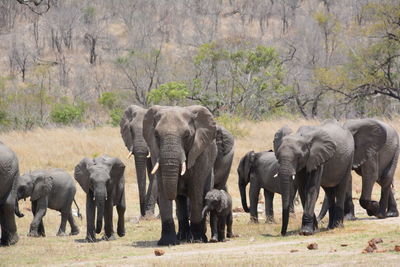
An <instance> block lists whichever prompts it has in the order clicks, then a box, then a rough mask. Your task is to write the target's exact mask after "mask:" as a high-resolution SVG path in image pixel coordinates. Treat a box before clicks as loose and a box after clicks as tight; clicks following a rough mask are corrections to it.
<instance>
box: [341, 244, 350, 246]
mask: <svg viewBox="0 0 400 267" xmlns="http://www.w3.org/2000/svg"><path fill="white" fill-rule="evenodd" d="M340 246H341V247H347V246H348V244H341V245H340Z"/></svg>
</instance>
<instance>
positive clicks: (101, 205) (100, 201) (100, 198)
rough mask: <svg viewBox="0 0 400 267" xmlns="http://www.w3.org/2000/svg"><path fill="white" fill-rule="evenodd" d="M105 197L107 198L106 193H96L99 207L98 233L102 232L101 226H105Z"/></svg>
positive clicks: (97, 206) (97, 218)
mask: <svg viewBox="0 0 400 267" xmlns="http://www.w3.org/2000/svg"><path fill="white" fill-rule="evenodd" d="M105 199H106V195H104V194H95V202H96V208H97V217H96V233H98V234H99V233H100V232H101V228H102V227H103V217H104V204H105Z"/></svg>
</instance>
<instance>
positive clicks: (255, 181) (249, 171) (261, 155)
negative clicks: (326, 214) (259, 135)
mask: <svg viewBox="0 0 400 267" xmlns="http://www.w3.org/2000/svg"><path fill="white" fill-rule="evenodd" d="M278 169H279V163H278V160H277V159H276V157H275V153H274V152H273V151H272V150H269V151H263V152H258V153H255V152H254V151H250V152H248V153H247V154H246V155H245V156H244V157H243V158H241V159H240V163H239V166H238V168H237V172H238V176H239V190H240V197H241V199H242V207H243V209H244V211H245V212H249V211H250V220H251V221H252V222H258V211H257V206H258V197H259V194H260V189H261V188H263V189H264V198H265V202H264V203H265V217H266V220H265V222H267V223H270V222H274V221H275V220H274V209H273V200H274V194H275V193H278V194H281V188H280V184H279V179H278V177H277V174H278ZM249 183H250V208H249V207H248V206H247V196H246V186H247V185H248V184H249ZM292 185H293V186H294V187H295V188H293V190H292V189H291V190H290V191H291V193H292V195H291V196H290V212H291V213H294V203H293V202H294V197H295V195H296V191H297V187H296V186H295V183H293V184H292Z"/></svg>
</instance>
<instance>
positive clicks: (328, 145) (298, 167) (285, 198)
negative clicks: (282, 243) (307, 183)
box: [274, 126, 336, 235]
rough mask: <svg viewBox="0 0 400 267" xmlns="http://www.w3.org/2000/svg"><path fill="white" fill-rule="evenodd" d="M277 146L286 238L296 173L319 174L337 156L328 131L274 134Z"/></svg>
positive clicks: (317, 130) (283, 228)
mask: <svg viewBox="0 0 400 267" xmlns="http://www.w3.org/2000/svg"><path fill="white" fill-rule="evenodd" d="M278 132H279V131H278ZM274 144H279V146H277V150H276V151H275V155H276V158H277V159H278V162H279V169H278V177H279V181H280V187H281V191H282V217H283V218H282V230H281V234H282V235H285V234H286V230H287V225H288V222H289V204H290V196H291V195H292V192H291V189H292V188H293V185H292V183H293V179H294V177H295V175H296V173H298V172H300V171H305V172H307V173H310V172H312V171H315V170H317V169H318V168H319V167H320V166H321V165H322V164H324V163H325V162H327V161H328V160H329V159H330V158H331V157H332V156H333V155H334V153H335V151H336V144H335V142H334V140H333V139H332V138H331V137H330V136H329V134H328V133H327V132H326V131H325V130H323V129H320V128H317V127H308V126H307V127H304V128H300V129H299V130H298V131H297V133H296V134H294V135H287V136H283V135H282V134H280V133H277V134H275V140H274Z"/></svg>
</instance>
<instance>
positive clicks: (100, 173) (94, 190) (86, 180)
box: [74, 156, 125, 233]
mask: <svg viewBox="0 0 400 267" xmlns="http://www.w3.org/2000/svg"><path fill="white" fill-rule="evenodd" d="M124 171H125V165H124V163H122V161H121V160H120V159H118V158H112V157H108V156H102V157H98V158H95V159H93V160H90V159H88V158H84V159H82V160H81V161H80V162H79V164H78V165H76V166H75V171H74V177H75V179H76V180H77V181H78V183H79V185H80V186H81V187H82V189H83V191H85V193H86V194H87V195H88V196H89V197H91V198H92V199H93V198H94V201H95V204H96V208H97V220H96V233H100V232H101V228H102V222H103V217H104V205H105V202H106V201H107V199H108V198H112V194H113V187H115V186H116V185H118V184H119V182H120V180H121V179H123V177H124Z"/></svg>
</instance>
